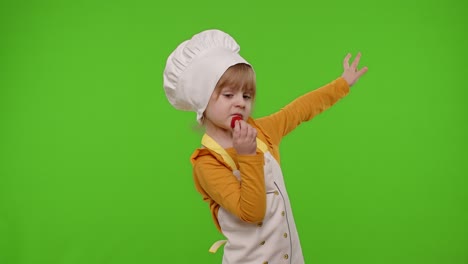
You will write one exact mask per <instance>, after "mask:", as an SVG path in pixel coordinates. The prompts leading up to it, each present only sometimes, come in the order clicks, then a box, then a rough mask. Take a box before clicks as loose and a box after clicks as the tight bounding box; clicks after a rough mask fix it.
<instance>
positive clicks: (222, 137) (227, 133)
mask: <svg viewBox="0 0 468 264" xmlns="http://www.w3.org/2000/svg"><path fill="white" fill-rule="evenodd" d="M205 127H206V134H207V135H208V136H210V137H211V138H213V139H214V140H215V141H216V142H217V143H218V144H219V145H220V146H221V147H223V148H231V147H232V131H231V130H226V129H223V128H220V127H218V126H215V125H213V124H212V123H211V122H207V123H206V125H205Z"/></svg>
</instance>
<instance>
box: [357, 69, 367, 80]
mask: <svg viewBox="0 0 468 264" xmlns="http://www.w3.org/2000/svg"><path fill="white" fill-rule="evenodd" d="M366 72H367V67H364V68H362V69H360V70H359V71H358V72H357V73H356V76H357V77H356V78H360V77H361V76H362V75H364V74H365V73H366Z"/></svg>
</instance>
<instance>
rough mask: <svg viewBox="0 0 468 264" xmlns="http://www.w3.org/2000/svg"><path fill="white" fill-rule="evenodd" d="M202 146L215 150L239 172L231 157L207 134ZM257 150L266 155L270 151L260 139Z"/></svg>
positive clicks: (204, 136)
mask: <svg viewBox="0 0 468 264" xmlns="http://www.w3.org/2000/svg"><path fill="white" fill-rule="evenodd" d="M202 145H203V146H205V147H206V148H209V149H211V150H213V151H214V152H216V153H218V154H219V155H221V157H223V159H224V161H225V162H226V163H227V164H228V165H229V166H231V168H232V170H233V171H235V170H237V166H236V163H235V162H234V161H233V160H232V158H231V156H229V154H228V153H227V152H226V150H224V148H223V147H221V146H220V145H219V144H218V143H217V142H216V141H215V140H214V139H213V138H211V137H210V136H208V135H207V134H204V135H203V138H202ZM257 148H258V149H259V150H260V151H261V152H262V153H265V152H267V151H268V147H267V145H266V144H265V143H263V141H261V140H260V139H259V138H257Z"/></svg>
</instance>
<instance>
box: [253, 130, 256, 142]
mask: <svg viewBox="0 0 468 264" xmlns="http://www.w3.org/2000/svg"><path fill="white" fill-rule="evenodd" d="M252 141H255V142H256V141H257V129H255V128H252Z"/></svg>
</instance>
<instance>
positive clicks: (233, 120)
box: [231, 115, 242, 128]
mask: <svg viewBox="0 0 468 264" xmlns="http://www.w3.org/2000/svg"><path fill="white" fill-rule="evenodd" d="M237 120H242V116H240V115H236V116H234V117H233V118H232V119H231V128H234V127H235V126H236V121H237Z"/></svg>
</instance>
